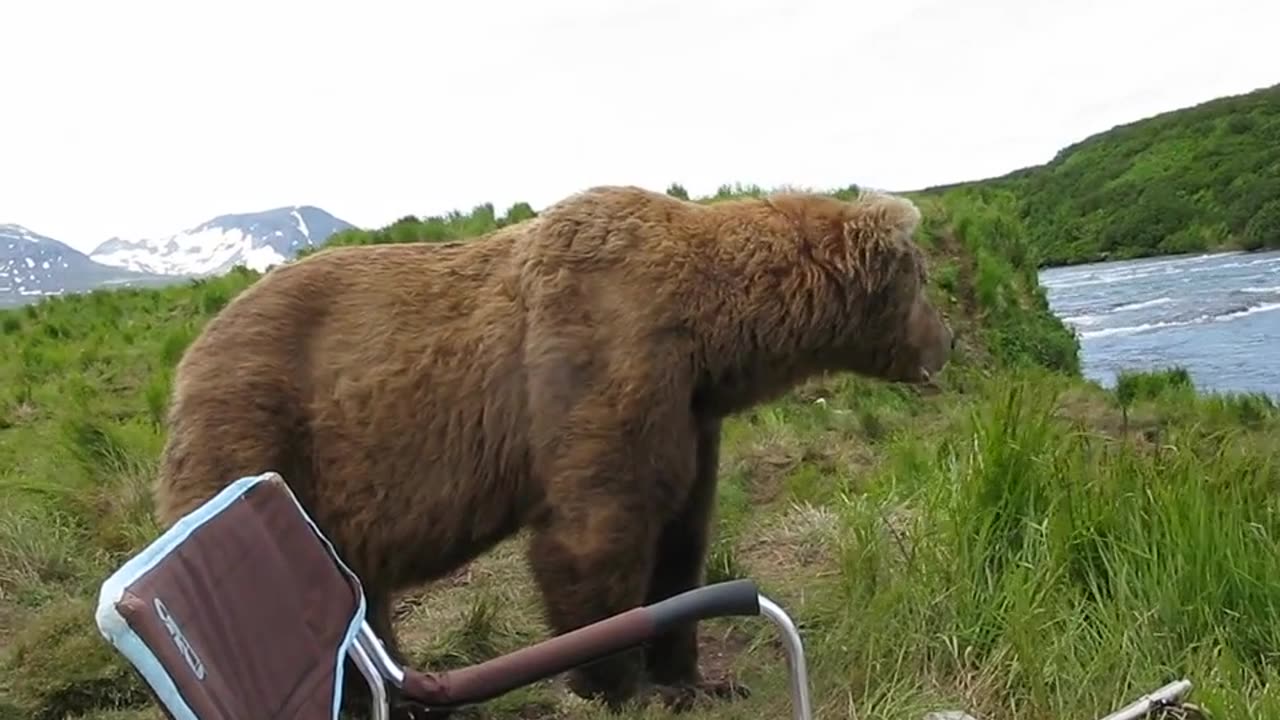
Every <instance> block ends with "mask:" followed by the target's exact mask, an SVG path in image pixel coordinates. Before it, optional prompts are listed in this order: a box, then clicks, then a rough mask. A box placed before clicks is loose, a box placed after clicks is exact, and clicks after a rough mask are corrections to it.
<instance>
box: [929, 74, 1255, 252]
mask: <svg viewBox="0 0 1280 720" xmlns="http://www.w3.org/2000/svg"><path fill="white" fill-rule="evenodd" d="M965 186H969V187H974V186H977V187H984V188H999V189H1002V190H1012V191H1014V192H1016V193H1017V194H1018V196H1019V197H1020V198H1021V200H1022V206H1021V213H1022V215H1023V219H1024V220H1025V221H1026V223H1027V227H1028V230H1029V233H1030V235H1029V237H1030V238H1031V240H1032V243H1033V244H1034V245H1035V246H1036V247H1037V248H1038V249H1039V251H1040V255H1041V259H1042V261H1043V262H1044V263H1046V264H1051V265H1062V264H1074V263H1080V262H1091V261H1096V260H1107V259H1111V260H1118V259H1123V258H1132V257H1141V256H1151V255H1167V254H1174V253H1185V252H1197V251H1204V250H1225V249H1257V248H1261V247H1266V246H1270V247H1280V85H1276V86H1272V87H1268V88H1262V89H1259V90H1256V91H1254V92H1251V93H1246V94H1243V95H1238V96H1232V97H1223V98H1217V99H1214V100H1210V101H1208V102H1205V103H1201V104H1199V105H1196V106H1193V107H1189V108H1183V109H1180V110H1174V111H1170V112H1166V113H1161V114H1159V115H1156V116H1153V117H1150V118H1146V119H1143V120H1139V121H1137V122H1133V123H1128V124H1126V125H1121V126H1119V127H1115V128H1112V129H1110V130H1107V131H1105V132H1102V133H1098V134H1096V135H1093V136H1091V137H1089V138H1086V139H1084V140H1082V141H1081V142H1078V143H1075V144H1073V145H1071V146H1069V147H1066V148H1064V149H1063V150H1062V151H1060V152H1059V153H1058V154H1057V155H1056V156H1055V157H1054V158H1053V160H1051V161H1050V162H1048V163H1046V164H1045V165H1040V166H1035V167H1031V168H1026V169H1023V170H1018V171H1016V172H1013V173H1010V174H1008V175H1005V176H1003V177H999V178H993V179H990V180H985V181H978V182H976V183H962V184H960V185H956V186H950V187H965Z"/></svg>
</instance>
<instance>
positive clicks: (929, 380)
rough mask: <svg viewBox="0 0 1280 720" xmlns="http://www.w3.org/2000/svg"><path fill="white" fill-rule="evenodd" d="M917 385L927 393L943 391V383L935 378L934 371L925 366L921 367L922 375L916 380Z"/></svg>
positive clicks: (932, 393)
mask: <svg viewBox="0 0 1280 720" xmlns="http://www.w3.org/2000/svg"><path fill="white" fill-rule="evenodd" d="M915 385H916V386H917V387H918V388H920V391H921V392H922V393H924V394H926V395H935V394H937V393H940V392H942V385H941V384H939V383H938V381H937V380H934V379H933V373H931V372H929V368H927V367H924V366H921V367H920V377H919V378H918V379H917V380H916V382H915Z"/></svg>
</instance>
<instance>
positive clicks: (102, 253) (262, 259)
mask: <svg viewBox="0 0 1280 720" xmlns="http://www.w3.org/2000/svg"><path fill="white" fill-rule="evenodd" d="M351 227H354V226H353V225H351V224H350V223H348V222H346V221H343V220H339V219H338V218H336V217H334V216H332V215H330V214H329V213H327V212H325V211H324V210H321V209H320V208H317V207H312V206H310V205H298V206H293V207H282V208H275V209H272V210H264V211H262V212H254V213H240V214H233V215H219V216H218V217H215V218H214V219H212V220H210V221H208V222H206V223H204V224H203V225H199V226H197V227H194V228H191V229H189V230H184V231H182V232H179V233H177V234H175V235H170V236H169V237H166V238H159V239H153V240H126V239H122V238H112V239H110V240H108V241H106V242H104V243H102V244H101V245H99V246H98V247H97V248H95V249H94V250H93V252H91V253H89V257H90V258H91V259H92V260H94V261H96V262H99V263H102V264H104V265H111V266H115V267H121V268H128V269H130V270H136V271H142V272H150V273H163V274H170V275H217V274H221V273H224V272H227V271H228V270H230V269H231V268H232V267H234V266H236V265H245V266H247V267H249V268H252V269H254V270H258V271H264V270H266V269H267V268H268V267H270V266H272V265H279V264H280V263H283V262H285V261H286V260H290V259H292V258H293V257H294V256H295V255H297V253H298V251H299V250H301V249H302V248H304V247H308V246H313V245H321V244H323V243H324V242H325V241H326V240H328V239H329V236H331V235H333V234H334V233H336V232H339V231H341V230H345V229H347V228H351Z"/></svg>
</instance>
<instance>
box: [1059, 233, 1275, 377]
mask: <svg viewBox="0 0 1280 720" xmlns="http://www.w3.org/2000/svg"><path fill="white" fill-rule="evenodd" d="M1040 282H1041V284H1042V285H1044V286H1045V290H1046V291H1047V293H1048V296H1049V304H1050V306H1051V307H1052V308H1053V311H1054V312H1055V313H1057V315H1058V316H1059V317H1061V318H1062V319H1063V321H1064V322H1066V323H1067V324H1068V325H1070V326H1072V327H1074V328H1075V329H1076V331H1077V333H1078V334H1079V337H1080V350H1081V361H1082V364H1083V368H1082V369H1083V372H1084V374H1085V375H1086V376H1087V377H1089V378H1092V379H1094V380H1097V381H1099V382H1100V383H1102V384H1103V385H1104V386H1107V387H1113V386H1114V384H1115V374H1116V371H1117V370H1122V369H1123V370H1129V369H1134V370H1137V369H1155V368H1159V367H1167V366H1170V365H1181V366H1183V367H1185V368H1186V369H1187V370H1188V372H1190V373H1191V376H1192V378H1193V380H1194V381H1195V383H1196V387H1198V388H1201V389H1204V390H1214V391H1227V392H1262V393H1266V394H1268V395H1271V396H1272V397H1275V398H1280V251H1275V252H1265V253H1211V254H1204V255H1184V256H1177V257H1171V258H1158V259H1146V260H1123V261H1117V262H1105V263H1091V264H1088V265H1076V266H1072V267H1056V268H1047V269H1045V270H1042V271H1041V273H1040Z"/></svg>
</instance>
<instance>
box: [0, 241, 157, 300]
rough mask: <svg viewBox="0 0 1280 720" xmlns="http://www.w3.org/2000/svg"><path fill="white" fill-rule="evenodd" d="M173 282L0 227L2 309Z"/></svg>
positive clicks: (66, 246) (0, 292) (62, 245)
mask: <svg viewBox="0 0 1280 720" xmlns="http://www.w3.org/2000/svg"><path fill="white" fill-rule="evenodd" d="M174 280H175V278H173V277H172V276H157V275H153V274H150V273H137V272H131V271H129V270H125V269H122V268H118V267H111V266H108V265H102V264H100V263H96V262H94V261H93V260H91V259H90V258H89V256H88V255H85V254H84V253H82V252H80V251H79V250H76V249H75V248H73V247H71V246H70V245H67V244H65V243H61V242H58V241H57V240H54V239H53V238H50V237H46V236H44V235H40V234H39V233H35V232H32V231H31V230H28V229H27V228H25V227H23V226H21V225H3V224H0V306H6V305H20V304H23V303H26V302H30V301H33V300H37V299H39V298H40V297H41V296H43V295H60V294H62V293H67V292H84V291H87V290H92V289H93V288H96V287H101V286H103V285H108V286H110V285H114V286H129V285H135V286H137V285H157V284H160V283H172V282H174Z"/></svg>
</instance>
